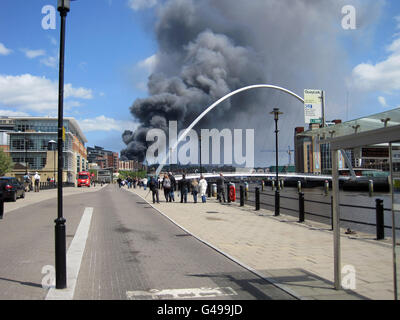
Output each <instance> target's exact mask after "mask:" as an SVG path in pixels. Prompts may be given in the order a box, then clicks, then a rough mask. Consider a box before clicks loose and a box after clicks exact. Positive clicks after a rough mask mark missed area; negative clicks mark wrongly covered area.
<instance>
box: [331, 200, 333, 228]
mask: <svg viewBox="0 0 400 320" xmlns="http://www.w3.org/2000/svg"><path fill="white" fill-rule="evenodd" d="M331 231H333V196H331Z"/></svg>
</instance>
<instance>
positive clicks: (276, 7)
mask: <svg viewBox="0 0 400 320" xmlns="http://www.w3.org/2000/svg"><path fill="white" fill-rule="evenodd" d="M383 3H384V1H372V0H371V1H369V0H366V1H361V0H357V1H355V0H354V1H349V0H347V1H345V0H328V1H320V0H297V1H293V0H251V1H230V0H218V1H215V0H214V1H213V0H196V1H194V0H168V1H166V2H165V3H164V4H163V5H160V6H159V7H158V9H157V10H158V11H157V23H156V25H155V34H156V39H157V42H158V52H157V54H156V61H157V63H156V65H155V69H154V72H153V73H152V75H151V76H150V77H149V80H148V92H149V96H148V97H147V98H144V99H137V100H136V101H134V103H133V105H132V106H131V107H130V111H131V113H132V116H133V117H134V118H135V119H136V120H137V121H139V123H140V126H139V127H138V129H137V130H136V131H134V132H132V131H125V132H124V133H123V135H122V139H123V141H124V143H125V144H126V145H127V147H126V149H124V150H122V151H121V157H122V158H127V159H137V160H140V161H143V160H144V157H145V153H146V150H147V147H148V145H147V143H146V133H147V131H148V130H149V129H152V128H160V129H164V130H167V127H168V121H170V120H171V121H175V120H177V121H178V126H179V129H183V128H186V127H187V126H188V125H190V123H191V122H192V121H193V120H194V119H195V118H196V117H197V116H198V115H199V114H200V113H201V112H202V111H204V109H205V108H207V107H208V106H209V105H211V104H212V103H213V102H215V101H216V100H218V99H219V98H221V97H222V96H224V95H226V94H228V93H230V92H232V91H234V90H236V89H239V88H241V87H244V86H248V85H253V84H261V83H267V84H273V85H277V86H282V87H285V88H288V89H290V90H292V91H294V92H296V93H297V94H299V95H300V96H302V95H303V90H304V89H308V88H315V89H324V90H326V92H327V98H328V103H327V108H328V110H327V115H328V117H336V116H339V115H340V114H341V113H342V112H343V110H344V109H343V108H344V106H343V105H342V104H341V103H342V101H343V100H344V98H343V97H344V96H345V94H346V85H345V78H346V77H347V76H348V75H349V74H350V73H351V66H350V63H349V62H348V61H349V52H347V51H346V50H344V48H343V45H342V43H341V41H340V36H342V35H343V32H344V30H343V29H342V27H341V19H342V15H341V8H342V7H343V6H344V5H347V4H352V5H354V6H355V7H356V8H357V9H358V17H357V18H358V21H357V24H358V28H359V31H358V32H364V31H363V30H364V29H363V26H368V25H369V24H370V23H371V22H372V21H374V19H376V16H377V12H379V10H380V8H381V7H382V5H383ZM275 107H279V108H281V110H282V111H283V112H284V115H283V116H282V121H285V122H282V124H281V125H282V126H284V127H285V129H286V130H282V131H281V142H282V145H283V146H284V147H282V148H283V149H286V148H287V146H288V145H289V144H290V145H292V141H293V129H294V126H304V121H303V120H302V119H304V116H303V108H302V105H301V104H299V102H298V101H296V100H293V98H291V97H287V96H285V95H284V94H282V93H277V92H272V91H270V90H259V91H251V92H248V93H243V94H240V95H239V96H236V97H234V98H232V99H230V100H229V101H227V102H225V103H223V104H222V105H221V106H219V107H218V108H216V109H215V110H214V111H213V112H212V114H209V115H207V117H205V118H204V119H203V120H202V121H201V122H200V123H199V124H198V126H197V127H198V128H222V127H232V128H233V127H234V128H243V129H245V128H254V129H255V130H256V141H255V146H256V147H255V148H256V150H258V152H261V149H273V143H274V140H273V139H272V135H273V130H272V124H273V119H272V117H271V116H269V115H268V113H269V112H270V111H271V110H272V109H273V108H275ZM268 129H271V130H269V131H271V132H269V131H268ZM269 135H271V139H268V137H269ZM259 155H260V156H261V157H263V158H264V159H263V162H262V164H264V165H266V164H267V161H268V159H272V158H273V154H268V153H267V154H265V153H264V154H262V153H261V154H259ZM282 157H283V158H282V161H285V162H287V155H286V156H285V155H282ZM256 158H257V155H256Z"/></svg>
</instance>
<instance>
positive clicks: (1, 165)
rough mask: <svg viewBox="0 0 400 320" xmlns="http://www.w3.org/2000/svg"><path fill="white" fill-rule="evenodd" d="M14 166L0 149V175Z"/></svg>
mask: <svg viewBox="0 0 400 320" xmlns="http://www.w3.org/2000/svg"><path fill="white" fill-rule="evenodd" d="M13 168H14V164H13V162H12V160H11V157H10V156H9V155H8V154H6V153H5V152H4V151H3V150H1V149H0V176H4V175H5V174H6V173H7V172H10V171H11V170H12V169H13Z"/></svg>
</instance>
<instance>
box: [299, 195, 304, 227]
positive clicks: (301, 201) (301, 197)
mask: <svg viewBox="0 0 400 320" xmlns="http://www.w3.org/2000/svg"><path fill="white" fill-rule="evenodd" d="M304 217H305V216H304V193H303V192H299V222H304Z"/></svg>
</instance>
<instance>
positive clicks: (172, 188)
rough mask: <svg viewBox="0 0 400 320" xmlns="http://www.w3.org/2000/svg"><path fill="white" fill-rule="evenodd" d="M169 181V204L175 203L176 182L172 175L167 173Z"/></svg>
mask: <svg viewBox="0 0 400 320" xmlns="http://www.w3.org/2000/svg"><path fill="white" fill-rule="evenodd" d="M168 177H169V180H170V181H171V191H170V194H169V202H172V201H174V202H175V193H174V192H175V190H176V180H175V177H174V176H173V175H172V172H169V173H168Z"/></svg>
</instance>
